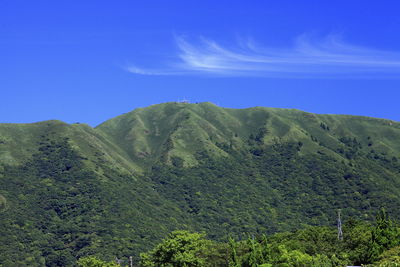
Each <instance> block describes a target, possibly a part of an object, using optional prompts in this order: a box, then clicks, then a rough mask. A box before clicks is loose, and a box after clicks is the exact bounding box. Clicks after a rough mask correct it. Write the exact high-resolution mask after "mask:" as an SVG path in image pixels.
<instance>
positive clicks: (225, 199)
mask: <svg viewBox="0 0 400 267" xmlns="http://www.w3.org/2000/svg"><path fill="white" fill-rule="evenodd" d="M399 158H400V123H399V122H395V121H390V120H384V119H375V118H368V117H359V116H347V115H317V114H312V113H307V112H303V111H300V110H294V109H276V108H264V107H255V108H248V109H228V108H221V107H218V106H216V105H214V104H212V103H199V104H187V103H175V102H174V103H164V104H159V105H153V106H150V107H146V108H140V109H136V110H134V111H132V112H129V113H126V114H123V115H121V116H118V117H116V118H113V119H110V120H108V121H106V122H104V123H102V124H101V125H99V126H97V127H95V128H92V127H90V126H89V125H86V124H66V123H63V122H60V121H45V122H39V123H33V124H0V215H1V217H0V244H1V247H0V266H1V264H2V266H16V265H24V264H25V265H29V266H73V265H74V263H75V261H76V258H79V257H81V256H85V255H99V256H101V257H102V258H106V259H113V258H114V257H115V256H117V257H121V256H129V255H134V256H135V257H137V255H138V253H139V252H142V251H144V250H146V249H148V248H149V247H151V246H152V245H153V244H155V243H157V242H158V241H159V240H160V239H161V238H162V237H163V236H165V235H166V234H167V233H168V232H170V231H172V230H175V229H189V230H195V231H206V232H207V233H209V237H210V238H212V239H215V240H226V238H227V235H228V233H231V234H233V235H235V237H237V238H241V237H242V236H246V235H251V234H260V233H272V232H277V231H283V230H293V229H298V228H302V227H305V226H306V225H332V224H334V223H335V216H336V211H337V209H342V214H343V216H344V219H345V218H350V217H356V218H362V219H365V220H372V219H373V216H374V214H375V213H376V211H377V210H378V209H379V208H380V207H382V206H383V207H386V208H387V210H389V211H390V212H391V213H392V214H391V215H392V216H393V217H394V218H400V212H399V211H398V209H397V207H398V206H399V205H400V190H399V189H400V161H399Z"/></svg>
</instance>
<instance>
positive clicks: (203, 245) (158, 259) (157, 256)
mask: <svg viewBox="0 0 400 267" xmlns="http://www.w3.org/2000/svg"><path fill="white" fill-rule="evenodd" d="M210 243H211V242H210V241H207V240H205V239H204V235H202V234H199V233H190V232H187V231H174V232H172V233H171V234H169V235H168V237H167V239H164V240H163V241H162V243H160V244H159V245H157V246H156V247H155V249H154V250H152V251H150V252H149V253H142V254H141V255H140V257H141V265H142V266H145V267H153V266H154V267H156V266H160V267H167V266H171V267H172V266H174V267H175V266H176V267H190V266H192V267H199V266H204V264H205V252H206V250H207V247H208V246H210Z"/></svg>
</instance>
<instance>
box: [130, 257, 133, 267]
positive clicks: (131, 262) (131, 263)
mask: <svg viewBox="0 0 400 267" xmlns="http://www.w3.org/2000/svg"><path fill="white" fill-rule="evenodd" d="M129 267H133V257H132V256H129Z"/></svg>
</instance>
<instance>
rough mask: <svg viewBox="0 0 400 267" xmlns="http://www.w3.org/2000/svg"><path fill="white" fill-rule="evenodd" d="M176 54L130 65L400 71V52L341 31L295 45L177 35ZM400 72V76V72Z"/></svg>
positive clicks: (209, 70) (251, 72) (217, 70)
mask: <svg viewBox="0 0 400 267" xmlns="http://www.w3.org/2000/svg"><path fill="white" fill-rule="evenodd" d="M176 44H177V47H178V52H177V54H176V60H175V61H174V62H169V63H168V64H166V65H165V66H164V67H162V68H160V69H142V68H139V67H136V66H130V67H128V68H127V70H128V71H129V72H132V73H135V74H139V75H205V74H206V75H217V76H259V77H337V76H339V77H340V76H349V77H351V76H357V77H371V76H380V75H392V76H393V77H397V75H396V74H400V53H399V52H389V51H381V50H376V49H370V48H366V47H361V46H356V45H351V44H349V43H346V42H344V41H343V40H342V39H341V38H340V36H337V35H329V36H327V37H325V38H323V39H315V38H314V39H313V38H310V37H309V36H307V35H302V36H299V37H298V38H297V39H296V40H295V42H294V45H293V47H292V48H290V49H289V48H288V49H282V48H281V49H277V48H271V47H265V46H261V45H259V44H257V43H256V42H254V41H252V40H247V41H241V42H239V43H238V45H237V46H236V47H233V48H228V47H223V46H221V45H219V44H218V43H216V42H215V41H212V40H208V39H205V38H199V41H198V42H189V41H188V39H185V38H183V37H176ZM399 78H400V77H399Z"/></svg>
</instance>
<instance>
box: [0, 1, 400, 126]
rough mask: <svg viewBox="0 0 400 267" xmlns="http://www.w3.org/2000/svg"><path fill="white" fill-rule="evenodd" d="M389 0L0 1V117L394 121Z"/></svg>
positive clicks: (394, 24) (398, 56)
mask: <svg viewBox="0 0 400 267" xmlns="http://www.w3.org/2000/svg"><path fill="white" fill-rule="evenodd" d="M399 14H400V2H399V1H395V0H392V1H385V0H381V1H365V0H363V1H357V0H352V1H349V0H345V1H342V0H335V1H320V0H316V1H311V0H301V1H293V0H280V1H250V0H246V1H232V0H230V1H223V0H219V1H215V0H213V1H208V0H202V1H183V0H182V1H174V0H168V1H151V0H148V1H124V0H121V1H101V0H96V1H94V0H93V1H85V0H80V1H77V0H68V1H63V0H60V1H50V0H35V1H26V0H25V1H20V0H0V93H1V98H0V99H1V101H0V122H18V123H19V122H35V121H41V120H47V119H60V120H63V121H66V122H68V123H72V122H82V123H89V124H90V125H92V126H95V125H97V124H99V123H101V122H103V121H105V120H107V119H109V118H112V117H114V116H117V115H120V114H122V113H124V112H128V111H130V110H133V109H135V108H137V107H144V106H148V105H151V104H156V103H161V102H167V101H176V100H180V99H183V98H186V99H189V100H190V101H192V102H203V101H211V102H214V103H216V104H218V105H220V106H223V107H232V108H245V107H251V106H268V107H282V108H297V109H302V110H305V111H309V112H315V113H334V114H354V115H365V116H374V117H380V118H387V119H393V120H397V121H400V112H399V111H400V108H399V106H400V105H399V103H400V90H399V88H400V15H399Z"/></svg>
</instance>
